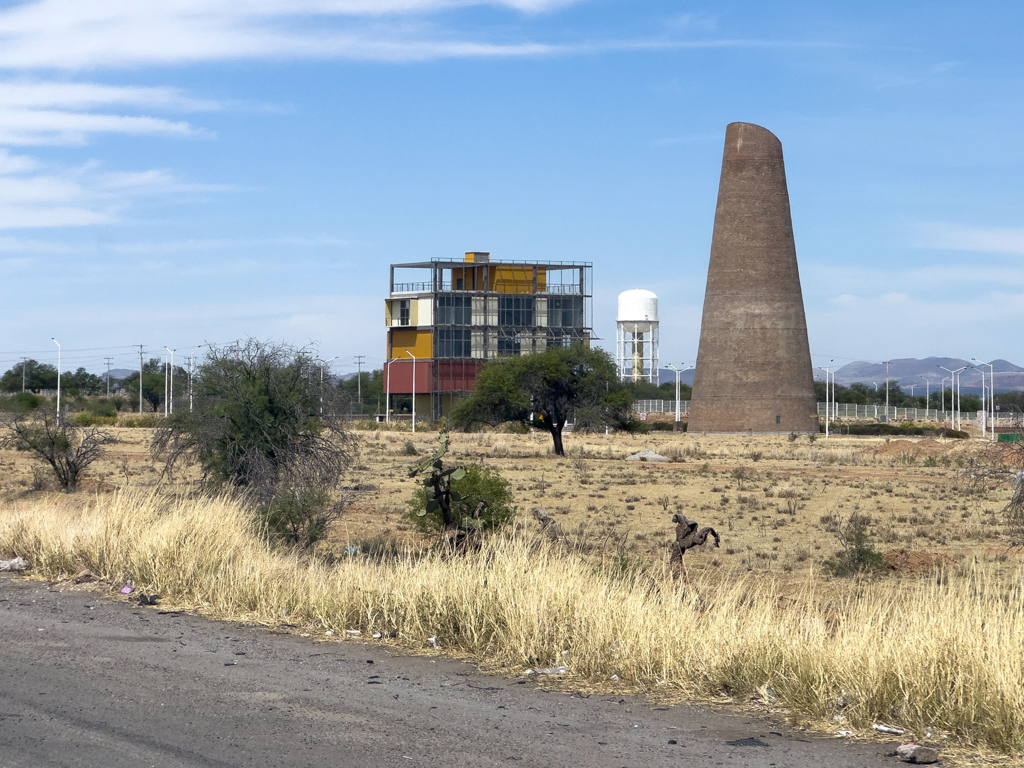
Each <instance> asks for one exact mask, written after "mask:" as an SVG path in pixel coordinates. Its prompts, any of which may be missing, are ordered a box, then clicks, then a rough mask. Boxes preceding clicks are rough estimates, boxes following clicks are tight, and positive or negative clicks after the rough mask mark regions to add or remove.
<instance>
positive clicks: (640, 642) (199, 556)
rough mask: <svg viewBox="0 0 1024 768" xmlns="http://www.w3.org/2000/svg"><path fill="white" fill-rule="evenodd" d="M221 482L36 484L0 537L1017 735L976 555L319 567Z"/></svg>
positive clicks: (509, 539) (965, 730) (219, 609)
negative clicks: (918, 573) (144, 489)
mask: <svg viewBox="0 0 1024 768" xmlns="http://www.w3.org/2000/svg"><path fill="white" fill-rule="evenodd" d="M257 533H258V532H257V531H255V530H254V528H253V526H252V523H251V518H250V516H249V515H248V514H247V512H246V510H244V509H243V508H242V507H240V506H239V505H238V504H236V503H234V502H232V501H230V500H228V499H210V500H198V501H197V500H183V499H180V498H177V499H175V498H169V497H164V496H160V495H156V494H153V493H141V492H138V491H136V492H132V491H121V492H118V493H114V494H109V495H104V496H96V497H94V498H93V499H92V500H91V501H86V502H83V501H82V500H81V499H66V498H65V499H54V498H49V499H47V498H39V497H37V498H28V499H24V500H22V501H16V502H14V503H11V504H9V505H7V508H6V509H5V510H3V514H0V553H5V554H18V555H21V556H23V557H26V558H27V559H29V560H30V561H31V562H32V563H33V564H34V567H35V570H36V573H37V574H38V575H40V576H43V577H45V578H49V579H53V580H56V579H59V578H62V577H65V576H68V575H71V574H73V573H75V572H76V571H78V570H79V569H81V568H89V569H90V570H92V571H93V572H94V573H96V574H97V575H101V576H103V577H106V578H108V579H110V580H112V581H114V582H115V583H118V581H119V580H120V579H123V578H132V579H134V580H135V583H136V584H137V585H139V586H143V587H145V588H146V589H148V590H150V591H154V592H158V593H160V594H161V595H163V596H164V598H165V601H166V602H173V603H175V604H178V605H180V606H188V607H192V608H195V609H198V610H200V611H201V612H203V613H206V614H208V615H210V616H213V617H218V618H231V619H236V620H246V621H254V622H260V623H266V624H275V623H281V622H282V621H284V620H285V619H284V618H283V617H287V619H286V620H287V621H288V622H289V623H295V624H301V625H304V626H305V627H307V628H309V629H310V630H312V631H321V630H322V631H327V630H330V631H331V632H333V633H334V634H335V635H336V636H337V635H342V634H343V633H344V631H345V630H348V629H359V630H361V631H362V633H363V635H364V636H368V635H369V634H370V633H372V632H382V633H384V634H385V636H394V638H395V639H394V642H396V643H398V644H401V645H404V646H407V647H412V648H422V647H424V645H425V644H426V640H427V638H429V637H436V638H437V642H438V643H439V644H440V645H441V646H442V647H443V648H445V649H446V650H449V651H451V652H454V653H459V654H466V655H470V656H472V657H474V658H476V659H477V660H479V661H480V662H481V663H483V664H484V665H485V666H489V667H493V668H501V667H505V668H507V669H509V670H510V671H517V670H522V669H524V668H526V667H530V666H549V665H555V664H565V665H566V666H567V667H568V668H569V670H570V674H569V679H570V683H573V684H577V685H589V684H593V683H595V682H596V683H600V684H602V685H605V684H608V683H607V681H608V680H609V679H610V678H611V676H612V675H618V677H619V679H620V680H621V684H622V685H625V686H629V687H633V688H640V689H647V690H661V691H665V692H671V691H676V692H679V693H686V694H688V695H699V696H708V695H719V694H721V693H723V692H724V693H726V694H728V695H731V696H734V697H737V698H747V697H749V696H750V695H753V694H756V692H757V691H758V690H759V689H760V690H763V689H764V688H763V687H764V686H766V685H770V686H771V687H772V689H774V691H775V692H776V694H777V695H778V699H779V704H780V705H782V706H784V707H786V708H787V709H788V710H789V712H790V713H791V715H792V716H793V717H794V718H795V719H797V720H807V721H814V722H817V723H819V724H823V723H831V724H832V726H833V727H837V728H838V727H850V726H853V727H856V728H867V727H869V726H870V724H871V723H872V722H876V721H878V720H882V721H885V722H888V723H891V724H898V725H902V726H904V727H906V728H907V729H908V731H909V734H908V735H914V734H916V735H917V736H920V735H921V733H922V731H923V729H924V728H925V727H926V726H931V727H933V728H938V729H940V730H942V731H945V732H947V733H949V734H950V736H951V737H952V738H953V739H954V740H957V741H959V742H960V743H962V744H971V745H977V746H983V747H990V748H994V749H998V750H1003V751H1007V752H1009V751H1017V752H1019V751H1020V749H1021V748H1022V747H1024V668H1022V662H1024V659H1022V655H1021V652H1020V638H1021V637H1022V636H1024V594H1022V588H1021V586H1020V580H1019V579H1017V580H1014V581H1013V582H1012V583H1008V584H1001V583H998V582H996V581H993V580H990V579H989V578H988V577H987V576H986V575H985V573H984V572H983V571H981V570H971V569H967V570H965V571H963V572H962V573H961V574H960V575H959V576H957V577H956V578H948V579H943V578H938V579H929V580H923V581H917V582H911V583H903V584H891V583H880V584H879V583H874V584H867V583H856V582H854V583H852V584H851V585H850V588H849V589H846V590H844V592H843V593H842V595H841V596H840V597H836V598H832V599H826V598H825V597H824V596H823V594H822V593H821V592H820V591H819V588H818V587H816V586H815V584H816V580H815V579H814V578H810V577H809V578H807V579H805V580H804V581H803V582H802V583H803V586H801V587H799V588H797V589H796V591H793V589H790V591H789V594H790V599H787V600H783V601H780V600H779V597H778V595H779V592H778V589H777V586H776V584H775V583H774V582H773V581H771V580H770V578H769V577H768V576H766V575H764V574H761V575H757V574H755V575H750V574H747V573H742V574H733V576H732V578H728V579H723V578H719V579H717V580H714V581H711V580H705V579H704V578H703V577H697V578H696V579H695V580H694V581H689V582H687V581H685V580H684V581H680V582H676V583H673V582H672V580H671V579H670V578H668V576H667V575H666V574H665V573H664V571H663V570H662V569H660V567H656V566H654V565H651V564H649V563H648V564H647V565H644V564H643V561H641V560H628V559H627V560H625V561H624V560H622V559H621V558H616V557H608V558H606V559H605V560H603V561H595V560H592V559H586V558H583V557H580V556H578V555H575V554H571V553H567V552H562V551H560V550H559V549H558V548H557V547H556V546H552V545H548V544H544V543H542V542H541V541H539V540H537V539H534V538H530V537H529V536H524V535H514V536H506V537H501V538H494V539H491V540H489V541H488V542H487V544H486V545H485V547H484V549H483V551H482V552H480V553H478V554H474V555H471V556H467V557H462V558H451V559H445V558H441V557H438V556H436V555H431V554H422V553H419V554H417V553H414V552H407V553H406V554H404V555H399V556H395V557H392V558H388V559H382V560H372V559H369V558H366V557H356V558H350V559H345V560H342V561H340V562H338V563H335V564H332V565H328V564H325V563H323V562H317V561H303V560H301V559H299V558H297V557H295V556H293V555H290V554H287V553H282V552H275V551H274V550H272V549H271V548H270V547H269V546H268V545H266V544H265V543H264V542H263V540H262V539H261V538H260V537H259V536H258V535H257Z"/></svg>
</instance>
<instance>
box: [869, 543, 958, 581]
mask: <svg viewBox="0 0 1024 768" xmlns="http://www.w3.org/2000/svg"><path fill="white" fill-rule="evenodd" d="M882 559H883V560H884V561H885V564H886V565H887V566H889V570H891V571H895V572H896V573H903V574H908V575H916V574H920V573H927V572H928V571H933V570H935V569H936V568H948V567H950V566H952V565H955V564H956V561H955V560H954V559H953V558H952V557H950V556H949V555H945V554H942V553H939V552H913V551H911V550H908V549H894V550H892V551H889V552H886V553H885V554H883V555H882Z"/></svg>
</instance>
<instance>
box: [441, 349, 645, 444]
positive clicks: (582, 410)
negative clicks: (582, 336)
mask: <svg viewBox="0 0 1024 768" xmlns="http://www.w3.org/2000/svg"><path fill="white" fill-rule="evenodd" d="M632 402H633V397H632V395H631V394H630V393H629V392H628V391H627V390H625V389H624V387H623V386H622V384H621V382H619V380H618V377H617V376H616V373H615V364H614V363H613V362H612V359H611V357H610V356H609V355H608V353H607V352H605V351H604V350H601V349H590V348H588V347H586V346H584V345H582V344H574V345H572V346H570V347H556V348H552V349H548V350H547V351H545V352H541V353H538V354H535V355H519V356H512V357H507V358H502V359H498V360H492V361H490V362H488V363H487V364H486V365H485V366H484V367H483V369H482V370H481V371H480V375H479V377H478V378H477V384H476V391H475V392H474V393H473V394H472V395H470V396H469V397H468V398H466V399H465V400H463V401H462V402H461V403H459V404H458V405H457V406H456V407H455V408H454V409H453V411H452V423H453V424H454V425H456V426H457V427H460V428H462V429H470V428H472V427H473V426H475V425H477V424H491V425H497V424H501V423H503V422H509V421H515V422H519V423H522V424H527V425H529V426H532V427H533V428H535V429H543V430H545V431H547V432H550V434H551V438H552V441H553V442H554V449H555V454H556V455H558V456H564V455H565V449H564V448H563V446H562V429H563V428H564V426H565V423H566V422H567V421H568V420H569V419H570V418H573V417H575V419H576V428H577V429H581V430H587V429H603V428H604V427H606V426H611V427H614V428H616V429H629V428H630V427H631V426H632Z"/></svg>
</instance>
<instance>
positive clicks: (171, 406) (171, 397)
mask: <svg viewBox="0 0 1024 768" xmlns="http://www.w3.org/2000/svg"><path fill="white" fill-rule="evenodd" d="M164 349H166V350H167V351H168V352H169V353H170V355H171V391H170V394H169V395H168V397H167V404H168V408H169V409H170V410H169V411H168V412H169V413H174V350H173V349H171V348H170V347H168V346H167V345H166V344H165V345H164ZM165 410H167V409H165Z"/></svg>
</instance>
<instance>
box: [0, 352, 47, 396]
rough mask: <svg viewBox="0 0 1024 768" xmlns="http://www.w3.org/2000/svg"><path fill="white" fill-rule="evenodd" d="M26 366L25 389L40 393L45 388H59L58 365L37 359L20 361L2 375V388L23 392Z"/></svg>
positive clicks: (0, 384)
mask: <svg viewBox="0 0 1024 768" xmlns="http://www.w3.org/2000/svg"><path fill="white" fill-rule="evenodd" d="M23 366H24V381H25V389H26V390H28V391H29V392H35V393H38V392H39V391H40V390H44V389H56V388H57V367H56V366H53V365H49V364H47V363H39V362H37V361H35V360H26V361H25V362H24V364H22V363H18V364H17V365H15V366H14V367H13V368H11V369H10V370H8V371H7V372H5V373H4V375H3V376H2V377H0V390H2V391H4V392H21V385H22V372H23Z"/></svg>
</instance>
